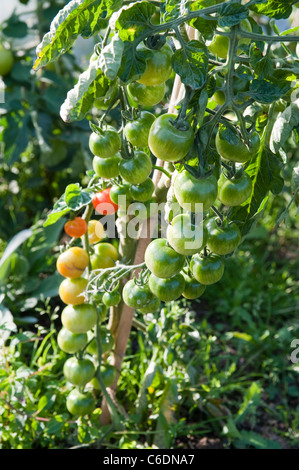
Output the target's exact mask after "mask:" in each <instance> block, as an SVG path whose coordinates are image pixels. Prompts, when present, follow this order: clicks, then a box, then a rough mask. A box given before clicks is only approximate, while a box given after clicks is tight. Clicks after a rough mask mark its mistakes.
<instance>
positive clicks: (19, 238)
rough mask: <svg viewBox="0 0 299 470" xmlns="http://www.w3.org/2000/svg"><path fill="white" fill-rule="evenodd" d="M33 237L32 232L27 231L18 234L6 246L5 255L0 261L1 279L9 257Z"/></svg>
mask: <svg viewBox="0 0 299 470" xmlns="http://www.w3.org/2000/svg"><path fill="white" fill-rule="evenodd" d="M31 235H32V230H30V229H25V230H22V231H21V232H19V233H17V234H16V235H15V236H14V237H13V238H12V239H11V240H10V242H9V243H8V245H7V246H6V248H5V250H4V253H3V255H2V257H1V259H0V278H1V268H2V266H3V264H4V263H5V261H6V260H7V259H8V258H9V256H10V255H11V254H12V253H14V252H15V251H16V250H17V249H18V248H19V246H20V245H22V244H23V243H24V242H25V241H26V240H27V239H28V238H29V237H31Z"/></svg>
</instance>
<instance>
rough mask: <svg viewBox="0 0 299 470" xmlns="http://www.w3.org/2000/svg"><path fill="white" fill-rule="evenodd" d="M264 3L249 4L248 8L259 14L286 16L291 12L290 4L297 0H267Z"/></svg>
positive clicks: (279, 17)
mask: <svg viewBox="0 0 299 470" xmlns="http://www.w3.org/2000/svg"><path fill="white" fill-rule="evenodd" d="M264 3H265V4H264V5H250V7H249V8H250V9H251V10H253V11H255V12H256V13H258V14H259V15H265V16H268V17H269V18H276V19H277V20H279V19H282V18H288V17H289V16H290V15H291V13H292V6H293V5H294V4H295V3H297V0H269V1H267V2H264Z"/></svg>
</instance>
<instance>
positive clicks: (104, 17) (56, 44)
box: [34, 0, 122, 70]
mask: <svg viewBox="0 0 299 470" xmlns="http://www.w3.org/2000/svg"><path fill="white" fill-rule="evenodd" d="M121 4H122V1H120V0H84V1H82V0H72V1H71V2H69V3H68V4H67V5H66V6H65V7H64V8H63V9H62V10H60V11H59V12H58V14H57V15H56V16H55V18H54V19H53V21H52V23H51V26H50V31H49V32H48V33H47V34H46V35H45V36H44V37H43V40H42V42H41V43H40V44H39V45H38V46H37V49H36V53H37V56H38V58H37V60H36V62H35V64H34V69H35V70H38V69H39V68H40V67H43V66H45V65H46V64H47V63H49V62H53V61H54V60H56V59H57V58H58V57H60V56H61V55H62V54H64V53H65V52H67V51H68V50H69V49H70V48H71V47H72V46H73V44H74V42H75V40H76V39H77V37H78V36H80V35H81V36H82V37H84V38H89V37H91V36H93V35H95V34H97V33H99V32H100V30H101V29H103V28H105V27H106V26H107V23H108V20H109V17H110V16H111V14H112V13H113V11H115V10H117V9H118V8H119V7H120V6H121Z"/></svg>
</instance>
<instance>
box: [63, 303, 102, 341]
mask: <svg viewBox="0 0 299 470" xmlns="http://www.w3.org/2000/svg"><path fill="white" fill-rule="evenodd" d="M96 321H97V309H96V308H95V306H94V305H93V304H88V303H84V304H79V305H67V307H65V308H64V309H63V310H62V313H61V323H62V325H63V326H64V327H65V328H66V329H67V330H68V331H70V332H72V333H75V334H79V333H86V332H87V331H89V330H91V328H93V327H94V326H95V324H96Z"/></svg>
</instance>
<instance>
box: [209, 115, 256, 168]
mask: <svg viewBox="0 0 299 470" xmlns="http://www.w3.org/2000/svg"><path fill="white" fill-rule="evenodd" d="M215 143H216V149H217V152H218V153H219V155H220V156H221V157H222V158H223V159H224V160H229V161H232V162H239V163H245V162H247V161H248V160H251V159H252V158H254V157H255V156H256V154H257V153H258V151H259V148H260V143H261V142H260V136H259V134H258V133H257V132H256V131H254V132H252V134H251V135H250V144H249V147H248V146H247V145H246V144H245V143H244V142H243V141H242V140H241V138H240V137H239V135H238V134H237V133H236V132H234V131H232V130H231V129H229V128H227V127H225V126H224V125H223V124H220V126H219V129H218V132H217V134H216V141H215Z"/></svg>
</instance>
